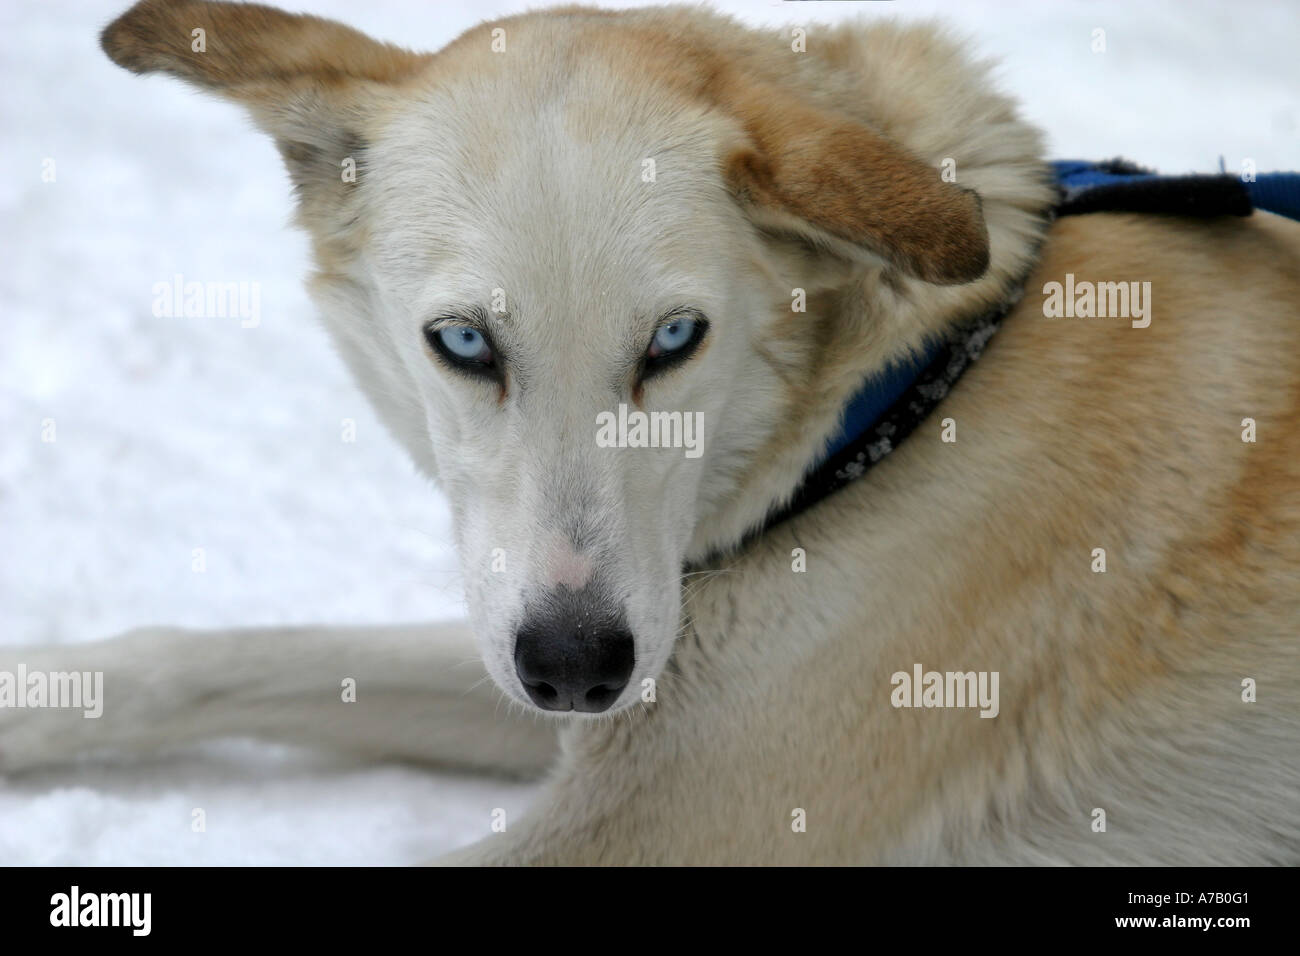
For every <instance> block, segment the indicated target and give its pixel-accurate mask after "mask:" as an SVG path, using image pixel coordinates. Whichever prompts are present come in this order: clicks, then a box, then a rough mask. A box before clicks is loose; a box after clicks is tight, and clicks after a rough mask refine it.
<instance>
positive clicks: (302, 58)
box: [103, 0, 989, 713]
mask: <svg viewBox="0 0 1300 956" xmlns="http://www.w3.org/2000/svg"><path fill="white" fill-rule="evenodd" d="M196 31H202V33H201V34H200V33H199V32H196ZM200 37H201V40H200ZM103 42H104V47H105V49H106V50H107V52H108V53H109V55H110V56H111V57H112V59H113V60H115V61H116V62H117V63H119V64H121V65H123V66H126V67H128V68H130V69H133V70H136V71H140V72H148V71H153V70H162V71H166V72H170V73H173V74H177V75H180V76H182V77H183V78H185V79H187V80H190V81H191V82H194V83H196V84H198V85H200V86H202V87H205V88H207V89H209V90H212V91H213V92H216V93H218V94H221V95H223V96H226V97H229V98H231V99H234V100H236V101H238V102H240V103H242V104H243V105H244V106H246V107H247V108H248V109H249V110H250V111H251V113H252V115H253V116H254V118H255V119H256V120H257V122H258V123H259V125H260V126H261V127H263V128H264V129H265V130H266V131H267V132H269V133H270V134H271V135H272V136H274V137H275V139H276V142H277V144H278V146H279V148H280V150H281V152H282V154H283V156H284V158H285V161H286V165H287V167H288V169H289V172H290V175H291V177H292V178H293V180H294V183H295V186H296V188H297V190H298V193H299V201H300V216H301V219H302V221H303V223H304V224H305V225H306V226H307V227H308V229H309V230H310V231H311V233H312V236H313V241H314V245H315V251H316V256H317V261H318V265H319V272H318V274H317V275H316V276H315V278H314V280H313V289H314V292H315V293H316V296H317V299H318V301H319V302H320V304H321V306H322V311H323V312H324V315H325V318H326V321H327V324H328V325H329V327H330V330H331V332H332V333H333V334H334V335H335V336H336V337H337V338H338V340H339V341H340V344H341V351H342V353H343V355H344V356H345V358H346V360H347V361H348V362H349V363H350V364H351V366H352V368H353V370H354V372H355V373H356V375H357V377H358V379H359V381H360V383H361V385H362V386H363V387H364V389H365V390H366V391H367V393H368V394H369V395H370V397H371V399H372V400H373V401H374V402H375V405H376V407H377V408H378V410H379V412H380V414H381V416H382V417H383V418H384V419H385V420H386V422H387V424H388V425H389V426H390V427H391V428H392V429H393V431H394V433H395V434H396V435H397V437H398V438H399V440H401V441H402V442H403V444H404V445H405V446H406V447H407V448H408V449H409V450H410V451H411V453H412V454H413V455H414V457H415V458H416V460H417V462H419V463H420V465H421V466H422V467H423V468H424V469H425V470H426V471H428V472H429V473H430V474H431V475H433V476H434V477H435V478H436V479H437V480H438V482H439V483H440V484H441V486H442V488H443V489H444V490H445V492H446V494H447V495H448V497H449V499H450V501H451V505H452V509H453V512H454V516H455V527H456V535H457V539H458V547H459V550H460V554H461V558H462V561H463V565H464V574H465V581H466V590H467V593H468V599H469V605H470V610H471V616H472V618H473V620H474V623H475V627H476V631H477V633H478V635H479V640H480V642H481V647H482V650H483V653H484V657H485V659H486V662H487V666H488V669H489V671H490V672H491V674H492V675H493V677H494V678H495V679H496V681H497V682H498V683H499V684H500V686H501V687H502V688H503V689H504V690H505V691H506V692H507V693H508V694H509V695H510V696H511V697H513V698H515V699H516V700H518V701H520V702H522V703H525V704H534V705H536V706H538V707H540V708H542V709H546V710H559V711H568V710H574V711H578V712H587V713H595V712H602V711H607V710H611V709H616V708H618V707H621V706H624V705H626V704H628V703H630V702H633V701H635V700H637V699H638V697H639V696H640V691H641V688H642V686H643V682H644V681H645V680H646V679H649V678H654V677H656V675H658V673H659V672H660V669H661V668H662V667H663V666H664V664H665V662H666V661H667V659H668V657H669V654H670V651H671V649H672V646H673V643H674V639H675V636H676V634H677V630H678V627H679V621H680V617H681V597H680V588H681V581H682V569H683V566H684V564H685V563H686V562H688V561H689V560H691V559H698V558H699V557H701V556H702V555H704V554H707V553H709V552H710V551H712V550H714V549H716V548H717V547H719V546H725V545H727V544H729V543H734V541H735V540H736V539H737V538H738V537H739V535H740V534H741V533H743V531H744V530H745V529H746V528H747V527H749V526H751V525H752V524H753V523H754V522H755V521H757V520H759V519H761V517H762V515H763V514H764V513H765V511H766V510H767V509H768V508H769V507H770V506H771V505H772V504H773V503H774V500H775V499H776V498H779V496H780V495H781V494H788V493H789V491H790V490H792V488H793V487H794V484H795V482H796V481H797V478H798V474H799V470H800V469H801V468H802V467H803V465H805V464H806V462H807V460H808V456H809V454H810V451H811V450H813V449H815V447H816V445H817V443H818V442H820V441H824V439H825V433H826V431H827V430H828V429H829V428H830V427H831V426H832V425H833V423H834V416H835V414H836V413H837V410H838V406H837V405H836V404H835V403H834V401H831V400H829V399H831V398H832V397H833V395H834V394H836V392H835V390H836V389H838V390H839V393H842V392H843V390H844V389H845V388H848V387H851V386H852V384H853V383H854V375H856V376H857V377H858V378H860V376H861V374H862V369H863V367H864V361H865V359H864V357H863V356H856V357H846V356H844V355H842V354H839V352H840V351H841V350H842V349H844V348H845V347H846V343H848V342H849V341H850V338H846V336H850V335H857V336H859V337H860V335H861V329H860V328H858V329H857V331H852V330H846V329H844V328H840V327H833V326H832V325H831V324H830V323H831V321H832V320H831V318H828V316H836V315H839V314H840V312H842V311H843V310H837V309H836V308H835V303H837V302H840V301H841V300H842V299H843V297H844V295H845V293H844V290H845V288H846V287H848V286H849V285H850V284H851V282H854V281H856V282H861V281H863V279H862V275H863V270H864V269H872V270H875V274H879V275H885V276H892V277H894V278H893V279H891V280H888V282H887V283H886V284H890V283H892V284H893V286H894V287H895V288H896V287H897V285H898V283H899V282H903V281H919V282H922V283H927V284H937V285H947V284H954V283H963V282H968V281H971V280H974V279H976V278H977V277H979V276H981V275H982V274H983V273H984V272H985V269H986V266H987V264H988V258H989V248H988V239H987V235H986V231H985V226H984V221H983V218H982V216H981V210H980V204H979V202H978V200H977V198H976V196H975V194H974V193H973V192H970V191H967V190H964V189H961V188H958V187H956V186H954V185H951V184H949V183H945V182H944V181H943V180H942V178H941V175H940V171H939V170H938V169H937V168H934V167H931V166H929V165H926V164H925V163H922V162H921V161H920V160H919V159H917V158H916V157H914V156H913V155H911V154H910V153H908V152H906V151H904V150H903V149H902V148H900V147H899V146H897V145H895V144H894V143H893V142H891V141H890V140H888V139H887V138H885V137H884V136H882V135H881V134H879V133H878V132H876V131H875V130H873V129H871V128H870V127H868V126H867V125H865V124H864V123H862V122H859V121H857V120H855V119H853V118H850V117H849V116H847V115H844V114H841V113H838V112H834V111H832V110H830V109H828V108H826V107H825V106H824V105H822V104H820V103H819V102H817V100H816V98H815V97H812V96H810V95H808V94H807V93H805V94H800V93H797V92H795V91H794V90H793V89H792V88H790V87H789V86H788V85H787V84H784V83H783V82H782V81H781V77H782V76H784V75H785V73H786V72H788V71H789V70H791V69H796V70H797V69H799V68H800V67H799V65H798V64H795V63H794V62H793V60H791V61H790V62H789V63H783V62H782V56H783V54H785V47H786V46H787V45H788V41H780V42H777V41H775V40H774V41H773V42H771V43H768V42H767V41H766V40H765V39H764V38H760V37H755V36H753V35H750V34H747V33H744V32H743V31H742V30H741V29H740V28H739V27H738V26H736V25H735V24H733V23H731V22H730V21H727V20H723V19H721V18H716V17H713V16H711V15H707V14H703V13H700V12H693V11H685V10H669V11H647V12H637V13H632V14H610V13H605V12H601V11H586V10H576V9H572V8H567V9H566V10H564V11H561V12H556V13H554V14H532V15H529V16H526V17H520V18H514V19H509V20H504V21H501V22H499V23H493V24H487V25H485V26H482V27H479V28H476V29H474V30H472V31H470V32H469V33H467V34H465V35H464V36H462V37H461V38H460V39H458V40H457V41H455V42H454V43H453V44H451V45H450V46H449V47H447V48H446V49H444V50H443V51H441V52H440V53H438V54H436V55H416V54H412V53H408V52H406V51H404V50H400V49H398V48H395V47H391V46H388V45H385V44H380V43H377V42H374V41H372V40H370V39H368V38H366V37H364V36H362V35H361V34H359V33H357V32H355V31H353V30H350V29H348V28H346V27H343V26H340V25H338V24H334V23H330V22H327V21H322V20H318V19H315V18H311V17H301V16H292V15H288V14H284V13H280V12H278V11H275V10H271V9H268V8H264V7H257V6H251V5H250V6H245V5H232V4H219V3H201V2H186V0H182V2H159V0H146V2H144V3H142V4H139V5H137V6H136V7H135V8H133V9H132V10H131V11H129V12H128V13H127V14H125V15H124V16H123V17H121V18H120V19H119V20H117V21H116V22H114V23H113V24H112V25H111V26H109V28H108V29H107V30H106V31H105V33H104V38H103ZM785 55H786V58H787V59H790V55H789V54H785ZM835 321H837V322H840V323H841V324H843V321H844V320H843V319H842V318H841V319H836V320H835ZM849 324H850V325H852V323H849ZM858 325H859V326H860V325H861V319H859V320H858ZM853 341H857V339H853ZM885 357H886V356H884V355H880V356H878V360H879V361H880V362H882V363H883V361H884V359H885ZM756 476H762V478H761V480H760V477H756ZM773 476H776V477H775V478H774V477H773Z"/></svg>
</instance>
